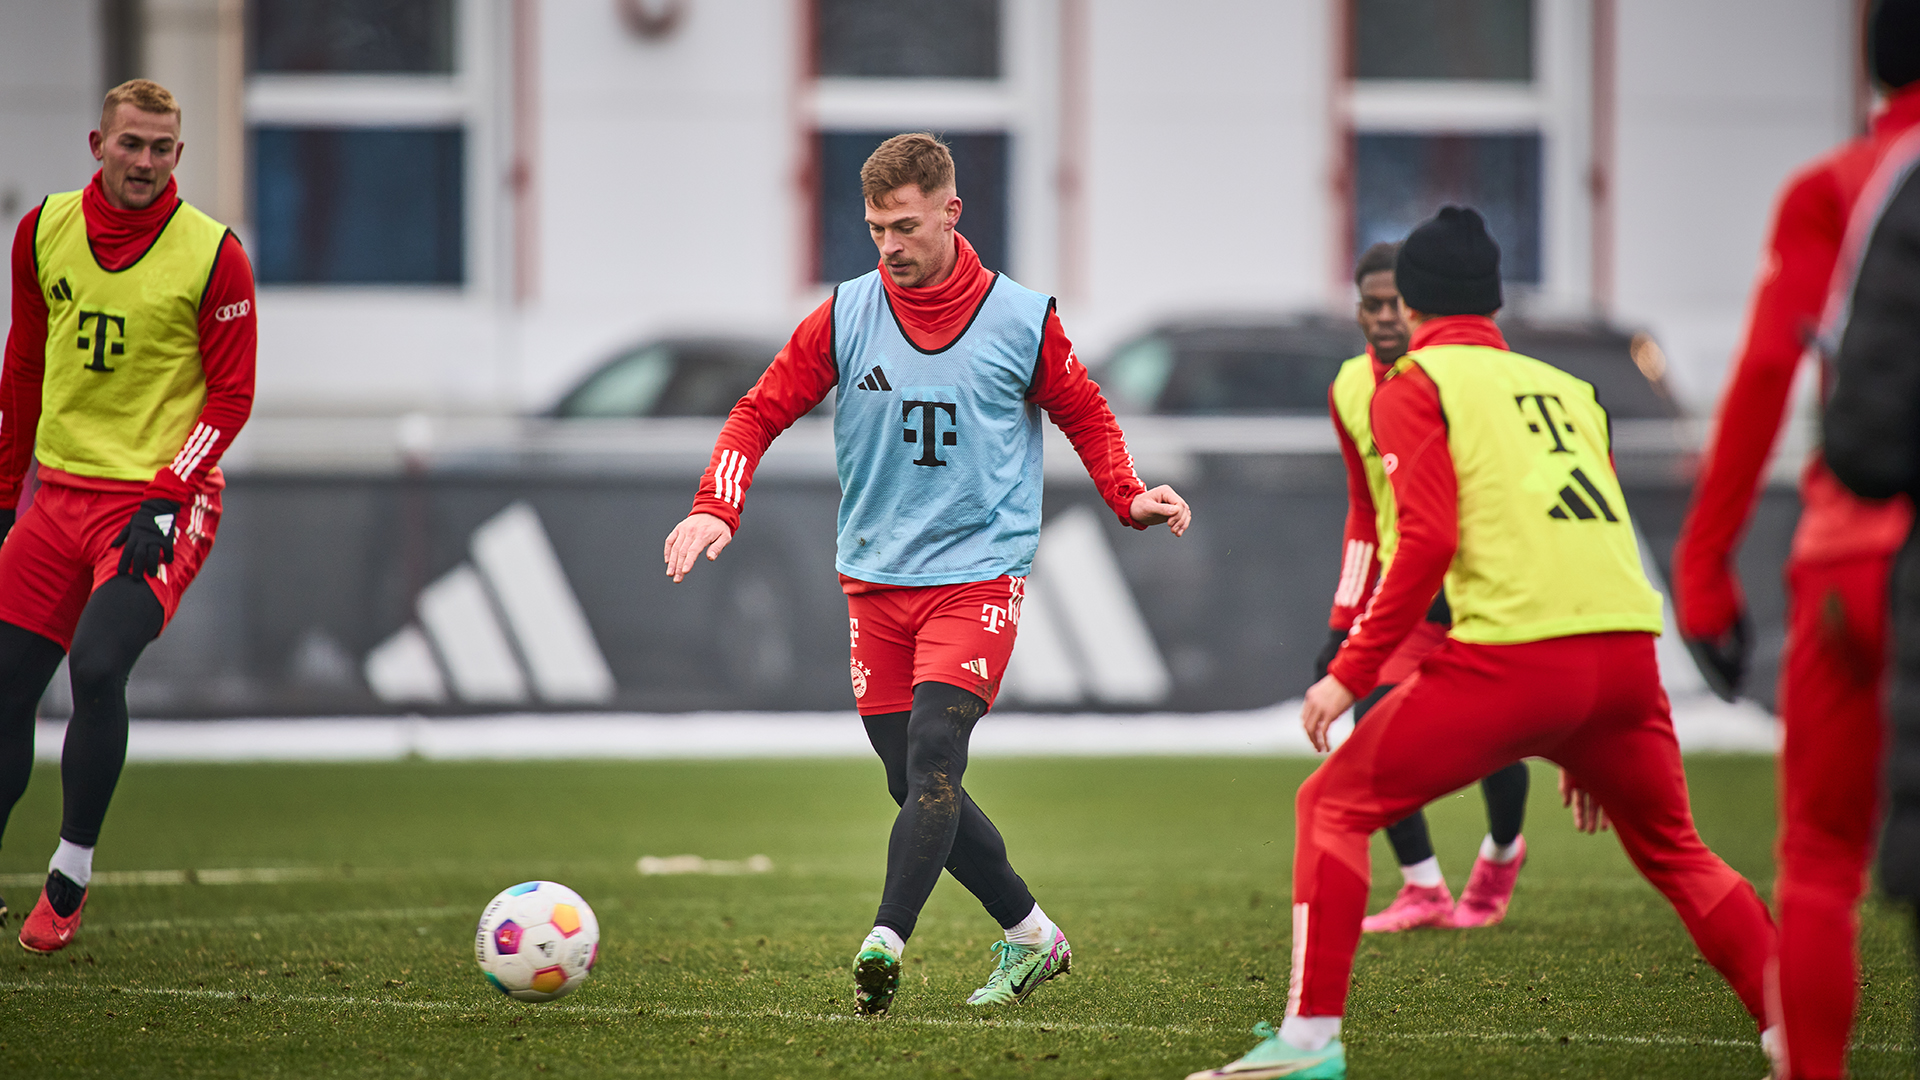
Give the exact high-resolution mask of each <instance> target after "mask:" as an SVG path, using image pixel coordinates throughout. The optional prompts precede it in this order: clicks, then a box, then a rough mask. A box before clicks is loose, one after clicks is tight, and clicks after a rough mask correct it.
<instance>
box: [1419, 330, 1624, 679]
mask: <svg viewBox="0 0 1920 1080" xmlns="http://www.w3.org/2000/svg"><path fill="white" fill-rule="evenodd" d="M1412 364H1418V365H1420V368H1421V370H1423V371H1425V372H1426V373H1427V376H1428V377H1429V378H1431V379H1432V380H1433V383H1434V385H1435V386H1437V387H1438V388H1439V390H1440V406H1441V409H1442V410H1443V412H1444V414H1445V416H1446V420H1447V449H1448V451H1449V452H1450V453H1451V454H1452V455H1453V466H1454V470H1455V472H1456V473H1457V474H1458V476H1459V503H1460V511H1459V512H1460V546H1459V549H1458V550H1457V551H1456V552H1455V554H1454V557H1453V565H1452V566H1451V567H1449V568H1448V570H1447V585H1446V589H1447V598H1448V600H1449V601H1451V603H1452V605H1453V631H1452V636H1454V637H1456V638H1459V639H1460V640H1462V641H1469V642H1475V643H1479V644H1514V643H1518V642H1523V641H1539V640H1542V639H1545V638H1555V637H1569V636H1572V635H1574V634H1595V633H1603V632H1606V631H1613V630H1644V631H1648V632H1650V633H1655V634H1657V633H1659V632H1660V629H1661V601H1660V594H1659V593H1657V592H1655V591H1654V589H1653V587H1652V586H1651V585H1649V584H1648V583H1647V575H1646V572H1645V570H1644V569H1642V567H1641V565H1640V545H1639V543H1638V541H1637V539H1636V538H1635V535H1634V530H1633V522H1632V521H1631V520H1630V519H1629V518H1628V516H1627V500H1626V498H1625V497H1624V496H1623V495H1622V494H1621V493H1620V482H1619V480H1618V478H1616V477H1615V476H1614V474H1613V465H1612V462H1611V459H1610V457H1609V446H1610V442H1611V434H1610V432H1609V429H1608V422H1607V413H1606V410H1604V409H1602V408H1601V407H1600V404H1599V402H1597V401H1596V400H1594V395H1593V387H1592V386H1590V385H1588V384H1587V383H1585V382H1582V381H1581V380H1579V379H1576V378H1574V377H1573V376H1571V375H1568V374H1567V373H1566V372H1564V371H1561V370H1560V369H1558V368H1556V367H1553V366H1552V365H1550V364H1545V363H1542V362H1540V361H1538V360H1535V359H1532V358H1531V357H1526V356H1520V355H1518V354H1516V353H1510V352H1506V351H1503V350H1500V349H1493V348H1487V347H1485V346H1479V345H1438V346H1433V347H1431V348H1425V349H1421V350H1419V351H1418V352H1414V353H1410V354H1408V355H1407V356H1406V357H1404V358H1402V359H1401V360H1400V362H1399V363H1398V364H1396V365H1394V372H1395V374H1396V375H1397V374H1398V373H1400V372H1402V371H1405V370H1407V368H1408V367H1409V366H1410V365H1412Z"/></svg>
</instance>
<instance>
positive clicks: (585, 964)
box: [473, 881, 600, 1001]
mask: <svg viewBox="0 0 1920 1080" xmlns="http://www.w3.org/2000/svg"><path fill="white" fill-rule="evenodd" d="M473 958H474V959H475V960H477V961H479V962H480V970H481V972H482V973H484V974H485V975H486V977H487V981H488V982H490V983H492V984H493V988H494V989H496V990H498V991H500V992H501V993H503V994H505V995H507V996H508V997H510V998H513V999H515V1000H518V1001H552V1000H553V999H555V998H562V997H566V996H567V995H568V994H571V993H573V991H574V990H575V989H576V988H577V987H579V985H580V984H581V983H583V982H586V981H587V975H588V974H589V973H590V972H592V971H593V964H594V961H596V960H598V959H600V920H598V919H596V918H594V917H593V909H592V908H590V907H588V906H587V902H586V901H585V900H582V899H580V894H579V893H577V892H574V891H573V890H572V889H569V888H567V887H566V886H565V885H560V884H556V883H555V882H551V881H527V882H522V883H521V884H519V885H515V886H514V887H513V888H511V889H508V890H507V891H505V892H503V893H501V894H500V895H499V896H496V897H494V898H493V902H492V903H490V904H488V905H487V910H485V911H483V912H481V913H480V926H479V928H478V929H477V930H476V931H475V932H474V935H473Z"/></svg>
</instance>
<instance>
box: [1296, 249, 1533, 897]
mask: <svg viewBox="0 0 1920 1080" xmlns="http://www.w3.org/2000/svg"><path fill="white" fill-rule="evenodd" d="M1399 254H1400V245H1398V244H1387V243H1381V244H1375V245H1373V246H1372V247H1370V248H1368V249H1367V250H1366V251H1364V252H1362V253H1361V255H1360V259H1359V262H1358V263H1357V264H1356V265H1355V266H1354V272H1353V284H1354V287H1355V288H1356V289H1358V290H1359V292H1360V303H1359V307H1358V311H1357V312H1356V315H1357V317H1358V321H1359V324H1360V332H1361V334H1362V335H1364V336H1365V338H1366V340H1367V351H1366V352H1364V353H1362V354H1360V355H1359V356H1356V357H1353V358H1352V359H1350V360H1348V361H1347V362H1346V363H1344V364H1342V365H1340V373H1339V374H1338V375H1336V376H1334V380H1333V384H1332V385H1331V386H1329V387H1327V410H1328V412H1330V413H1331V414H1332V416H1333V430H1334V433H1335V435H1337V436H1338V437H1339V439H1340V456H1341V458H1342V459H1343V461H1344V462H1345V464H1346V467H1347V522H1346V529H1345V536H1344V537H1343V538H1342V543H1341V550H1342V553H1343V555H1342V560H1341V568H1340V584H1339V587H1338V588H1337V589H1336V590H1335V592H1334V596H1333V610H1332V612H1331V613H1330V614H1329V615H1328V617H1327V625H1328V627H1329V630H1328V636H1327V644H1326V646H1325V647H1324V648H1323V649H1322V650H1321V651H1320V655H1319V656H1318V657H1316V658H1315V660H1314V673H1313V677H1314V678H1315V679H1321V678H1325V677H1326V674H1327V666H1328V665H1329V664H1331V663H1332V662H1333V659H1334V657H1335V656H1337V655H1338V654H1339V651H1340V646H1341V645H1342V644H1344V643H1345V642H1346V640H1347V634H1348V632H1349V630H1350V629H1351V628H1352V626H1353V623H1354V620H1356V619H1358V618H1359V617H1360V612H1361V609H1362V608H1363V607H1365V605H1366V602H1367V597H1368V596H1370V595H1371V594H1372V592H1373V586H1374V583H1375V582H1376V581H1377V580H1378V578H1379V575H1380V574H1381V573H1382V572H1384V570H1385V569H1386V566H1387V564H1388V563H1390V562H1392V561H1393V552H1394V547H1395V545H1396V544H1397V542H1398V540H1399V529H1398V528H1397V526H1396V525H1395V512H1394V503H1393V489H1392V487H1391V486H1390V485H1389V484H1388V482H1387V473H1386V468H1385V465H1384V463H1383V462H1382V460H1381V458H1380V449H1379V447H1378V446H1376V445H1374V441H1373V432H1372V423H1371V420H1370V419H1369V414H1370V413H1371V412H1372V408H1371V407H1372V404H1373V393H1374V389H1375V388H1376V387H1377V386H1378V385H1379V384H1380V382H1381V381H1382V380H1384V379H1385V378H1386V377H1387V374H1388V372H1390V371H1392V370H1393V365H1394V363H1395V362H1396V361H1398V360H1399V359H1400V357H1401V356H1403V355H1405V354H1406V351H1407V338H1408V333H1407V324H1406V321H1405V320H1403V319H1402V318H1401V317H1400V293H1399V289H1398V287H1397V286H1396V285H1395V283H1394V263H1395V261H1396V260H1397V259H1398V257H1399ZM1410 270H1411V273H1412V274H1413V275H1414V276H1415V277H1416V278H1417V277H1419V275H1420V270H1419V269H1418V268H1417V267H1416V268H1410ZM1493 287H1494V290H1495V292H1496V296H1495V297H1494V298H1492V299H1491V302H1492V303H1493V306H1495V307H1498V306H1499V301H1498V298H1497V291H1498V289H1499V281H1498V280H1497V278H1496V280H1495V281H1494V282H1493ZM1415 288H1416V289H1420V288H1428V289H1431V288H1432V286H1430V285H1429V284H1428V283H1426V282H1420V283H1419V284H1416V285H1415ZM1441 288H1442V289H1444V288H1445V285H1444V284H1442V285H1441ZM1452 619H1453V613H1452V612H1451V611H1450V610H1449V609H1448V607H1447V598H1446V594H1445V593H1442V594H1441V595H1439V596H1436V597H1434V600H1433V606H1432V607H1431V608H1429V609H1428V611H1427V617H1426V618H1425V619H1423V620H1422V621H1421V622H1420V625H1419V626H1417V627H1416V628H1415V629H1414V631H1413V633H1411V634H1409V635H1408V636H1407V640H1406V641H1405V642H1404V643H1402V644H1401V646H1400V648H1399V649H1397V650H1395V652H1394V654H1393V656H1392V657H1391V658H1390V659H1388V661H1387V664H1386V666H1385V667H1384V668H1383V669H1382V670H1381V673H1380V686H1379V687H1378V688H1376V689H1375V690H1374V692H1373V693H1371V694H1368V695H1367V696H1366V697H1364V698H1362V699H1360V700H1359V701H1358V702H1356V703H1355V704H1354V706H1353V719H1354V723H1356V724H1357V723H1359V722H1361V721H1362V720H1364V719H1366V715H1367V713H1368V712H1369V711H1370V710H1371V709H1372V708H1373V706H1374V705H1376V704H1378V703H1379V702H1380V700H1381V699H1382V698H1384V697H1386V696H1387V695H1388V694H1389V693H1392V692H1393V688H1394V687H1395V686H1397V685H1399V684H1400V683H1401V682H1402V681H1404V680H1406V679H1408V678H1411V677H1412V675H1413V673H1414V672H1415V671H1417V670H1419V667H1420V661H1421V659H1422V658H1424V657H1425V656H1426V655H1427V654H1428V653H1430V652H1432V651H1433V650H1434V649H1436V648H1438V647H1439V645H1440V643H1441V642H1443V641H1445V640H1446V638H1447V625H1448V624H1449V623H1450V622H1451V621H1452ZM1528 779H1529V778H1528V773H1527V766H1526V765H1525V764H1524V763H1522V762H1517V761H1516V762H1514V763H1513V764H1511V765H1509V766H1507V767H1506V768H1504V769H1501V770H1499V771H1498V772H1495V773H1493V774H1492V775H1491V776H1487V777H1484V778H1482V779H1481V781H1480V790H1481V793H1482V794H1483V795H1484V796H1485V798H1486V803H1487V835H1486V837H1485V838H1484V839H1483V840H1482V841H1481V844H1480V852H1479V855H1478V857H1476V858H1475V859H1474V863H1473V871H1472V873H1471V875H1469V877H1468V878H1467V886H1466V889H1465V890H1464V891H1463V892H1462V893H1461V895H1460V902H1459V903H1458V904H1457V905H1456V904H1455V903H1454V900H1453V894H1452V893H1451V892H1449V891H1448V889H1447V882H1446V879H1445V878H1444V877H1442V876H1441V874H1440V860H1439V857H1438V856H1436V855H1435V854H1434V851H1433V839H1432V837H1431V835H1430V834H1429V832H1428V830H1427V817H1426V814H1425V813H1424V812H1423V811H1419V810H1416V811H1414V812H1413V813H1411V814H1409V815H1407V816H1406V817H1405V818H1402V819H1401V820H1399V821H1396V822H1394V823H1393V824H1391V825H1389V826H1387V829H1386V832H1387V842H1388V843H1389V844H1390V845H1391V846H1392V847H1393V854H1394V858H1395V859H1396V860H1397V861H1398V862H1399V864H1400V876H1401V878H1402V879H1403V883H1402V885H1401V888H1400V892H1399V893H1398V894H1396V895H1395V896H1394V898H1393V902H1392V903H1390V904H1388V905H1387V906H1386V907H1385V908H1384V909H1382V910H1381V911H1379V912H1377V913H1375V914H1372V915H1369V916H1367V918H1366V921H1365V922H1363V923H1362V924H1361V928H1362V929H1363V930H1365V931H1367V932H1368V933H1396V932H1398V931H1402V930H1411V929H1414V928H1416V927H1422V926H1439V927H1459V928H1467V927H1478V926H1491V925H1493V924H1494V923H1497V922H1499V921H1500V920H1501V919H1503V918H1505V917H1506V913H1507V904H1508V902H1509V901H1510V900H1511V899H1512V897H1513V887H1514V883H1515V882H1516V881H1517V880H1518V879H1519V875H1520V866H1521V864H1522V863H1523V862H1524V861H1525V860H1526V841H1525V840H1524V839H1522V838H1521V835H1520V827H1521V824H1522V823H1523V822H1524V821H1525V820H1526V813H1527V787H1528Z"/></svg>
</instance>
